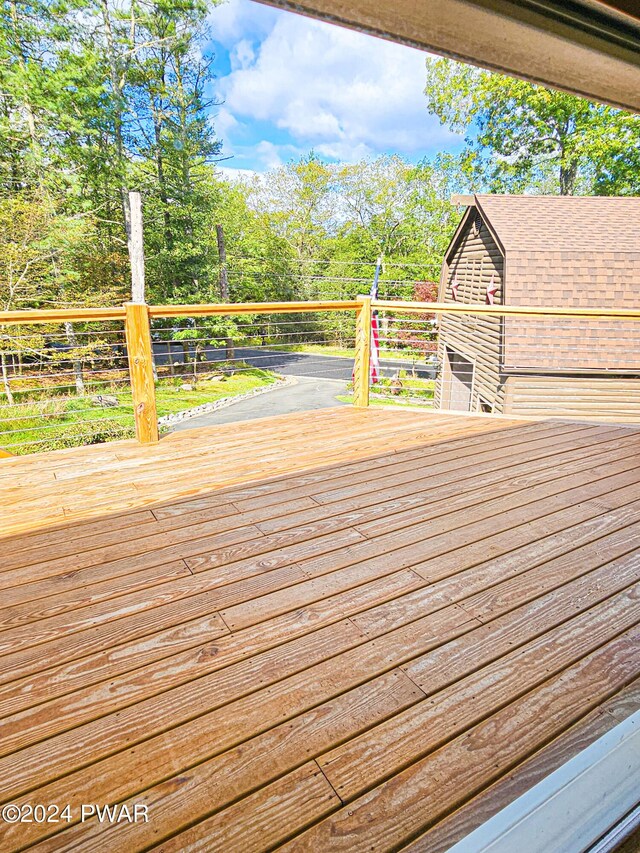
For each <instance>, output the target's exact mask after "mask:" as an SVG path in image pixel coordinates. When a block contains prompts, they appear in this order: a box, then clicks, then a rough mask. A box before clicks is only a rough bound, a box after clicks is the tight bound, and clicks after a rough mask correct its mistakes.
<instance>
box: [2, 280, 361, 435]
mask: <svg viewBox="0 0 640 853" xmlns="http://www.w3.org/2000/svg"><path fill="white" fill-rule="evenodd" d="M318 311H353V312H355V315H356V326H357V329H358V330H359V331H358V333H357V340H358V342H357V344H356V360H355V361H356V364H355V367H354V396H353V404H354V406H358V407H360V406H367V405H368V404H369V339H370V334H371V300H370V299H369V297H361V298H359V299H358V300H353V301H342V300H325V301H315V302H243V303H213V304H208V305H202V304H201V305H147V304H145V303H137V302H127V303H125V304H124V305H123V306H122V307H113V308H70V309H58V308H56V309H44V310H25V311H3V312H0V325H11V326H13V325H32V324H47V323H65V322H99V321H113V320H121V321H123V323H124V329H125V337H126V343H127V356H128V364H129V376H130V380H131V393H132V398H133V411H134V418H135V430H136V438H137V439H138V441H139V442H140V443H141V444H154V443H155V442H157V441H158V440H159V434H158V415H157V407H156V395H155V381H154V375H153V347H152V338H151V325H150V321H151V320H152V319H156V318H171V317H206V316H214V315H228V316H233V315H243V314H245V315H246V314H301V313H315V312H318Z"/></svg>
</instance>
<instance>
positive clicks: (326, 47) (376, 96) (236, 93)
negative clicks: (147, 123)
mask: <svg viewBox="0 0 640 853" xmlns="http://www.w3.org/2000/svg"><path fill="white" fill-rule="evenodd" d="M262 8H263V7H260V6H259V5H258V4H255V3H252V2H250V0H231V2H230V3H228V4H225V6H223V7H220V8H219V9H217V10H215V11H214V12H213V13H212V16H211V23H212V27H213V30H214V34H215V37H216V39H218V40H220V41H221V42H222V43H224V44H225V46H226V47H227V49H228V50H229V52H230V60H231V72H230V73H229V74H228V75H227V76H226V77H223V78H222V79H220V80H219V81H218V92H219V95H220V97H222V98H224V100H225V106H226V109H228V110H229V111H230V113H232V114H233V115H234V116H235V117H236V118H240V119H241V120H243V119H244V120H247V121H259V122H265V123H269V124H271V125H273V126H274V127H275V128H277V129H278V130H279V131H280V132H281V133H285V134H288V135H289V136H290V138H291V140H292V142H293V143H294V144H295V145H296V146H299V147H300V148H301V149H302V150H308V149H309V148H311V147H313V148H314V149H315V150H316V151H318V153H320V154H324V156H327V157H334V158H337V159H341V160H356V159H359V158H360V157H362V156H367V155H370V154H374V153H376V152H380V151H397V152H399V153H401V154H405V155H408V156H419V155H420V154H421V153H423V152H426V151H429V150H431V151H433V150H434V149H435V148H444V147H447V146H448V145H450V144H451V143H452V142H453V141H456V140H457V138H456V137H454V136H453V135H452V134H450V133H449V132H448V131H447V130H445V129H444V128H442V127H440V125H439V122H438V121H437V119H435V118H434V117H432V116H429V115H428V113H427V110H426V103H425V98H424V95H423V88H424V81H425V70H424V59H425V54H424V53H421V52H420V51H417V50H413V49H411V48H408V47H404V46H402V45H398V44H393V43H391V42H386V41H383V40H381V39H377V38H373V37H371V36H366V35H363V34H362V33H358V32H354V31H352V30H346V29H343V28H340V27H336V26H332V25H330V24H325V23H322V22H320V21H314V20H310V19H308V18H304V17H301V16H299V15H295V14H291V13H280V12H273V11H271V23H270V27H269V29H268V32H265V27H266V21H267V19H266V18H265V17H264V16H263V15H262ZM222 10H226V16H227V17H226V20H225V21H224V22H223V26H222V32H221V29H220V22H219V19H218V14H219V12H220V11H222ZM259 10H260V11H259ZM256 15H257V17H256ZM270 153H271V154H272V155H274V157H273V158H272V159H274V160H275V154H276V153H277V151H275V152H274V151H271V152H270ZM281 154H282V152H280V154H279V155H278V156H280V159H282V157H281Z"/></svg>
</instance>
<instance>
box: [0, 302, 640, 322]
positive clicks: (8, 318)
mask: <svg viewBox="0 0 640 853" xmlns="http://www.w3.org/2000/svg"><path fill="white" fill-rule="evenodd" d="M360 306H361V302H359V301H357V300H344V301H341V300H326V301H316V302H230V303H212V304H208V305H149V316H150V317H151V318H154V317H167V318H168V317H204V316H214V315H217V314H295V313H306V312H314V311H358V310H359V309H360ZM371 307H372V309H374V310H377V311H399V312H404V313H407V314H424V313H430V314H490V315H493V316H496V317H505V316H512V315H519V314H522V315H528V316H532V317H544V316H551V317H592V318H595V319H599V318H606V317H614V318H618V319H620V320H640V308H638V309H636V308H567V307H562V308H553V307H549V306H541V307H532V306H529V305H475V304H469V303H461V302H401V301H395V300H384V299H375V300H372V302H371ZM125 315H126V310H125V307H124V306H120V307H111V308H50V309H34V310H31V309H28V310H24V311H0V325H26V324H31V323H64V322H72V323H74V322H78V323H79V322H87V323H89V322H99V321H107V320H122V321H123V322H124V320H125Z"/></svg>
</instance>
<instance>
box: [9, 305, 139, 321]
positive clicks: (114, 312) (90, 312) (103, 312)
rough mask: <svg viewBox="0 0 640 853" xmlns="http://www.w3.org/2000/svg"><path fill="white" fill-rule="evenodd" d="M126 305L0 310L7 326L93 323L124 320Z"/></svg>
mask: <svg viewBox="0 0 640 853" xmlns="http://www.w3.org/2000/svg"><path fill="white" fill-rule="evenodd" d="M125 313H126V312H125V307H124V305H122V306H121V307H115V308H43V309H40V308H37V309H33V310H31V309H28V310H26V311H0V324H2V325H5V326H14V325H26V324H30V323H82V322H85V323H91V322H93V321H94V320H96V321H97V320H124V318H125Z"/></svg>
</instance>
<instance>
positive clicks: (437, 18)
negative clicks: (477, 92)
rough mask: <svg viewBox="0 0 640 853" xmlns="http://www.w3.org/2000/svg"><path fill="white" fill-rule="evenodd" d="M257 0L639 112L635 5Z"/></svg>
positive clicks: (619, 0)
mask: <svg viewBox="0 0 640 853" xmlns="http://www.w3.org/2000/svg"><path fill="white" fill-rule="evenodd" d="M261 1H262V2H267V3H269V4H270V5H272V6H279V7H281V8H285V9H289V10H291V11H293V12H298V13H300V14H304V15H310V16H312V17H315V18H320V19H321V20H325V21H330V22H332V23H335V24H340V25H342V26H346V27H350V28H352V29H357V30H361V31H363V32H366V33H370V34H372V35H376V36H380V37H382V38H387V39H390V40H392V41H397V42H400V43H402V44H407V45H411V46H412V47H417V48H420V49H423V50H427V51H431V52H433V53H439V54H442V55H445V56H451V57H454V58H455V59H460V60H463V61H465V62H471V63H473V64H475V65H480V66H482V67H485V68H491V69H493V70H495V71H502V72H504V73H507V74H513V75H514V76H517V77H522V78H524V79H527V80H532V81H534V82H537V83H543V84H545V85H548V86H552V87H555V88H559V89H564V90H566V91H569V92H573V93H575V94H578V95H583V96H585V97H587V98H591V99H593V100H596V101H601V102H603V103H608V104H612V105H614V106H618V107H622V108H624V109H628V110H631V111H633V112H640V8H639V4H638V2H637V0H611V2H600V0H575V2H571V0H567V2H562V3H554V2H551V0H521V2H511V0H301V2H292V0H261ZM390 73H392V69H391V70H390Z"/></svg>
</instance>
